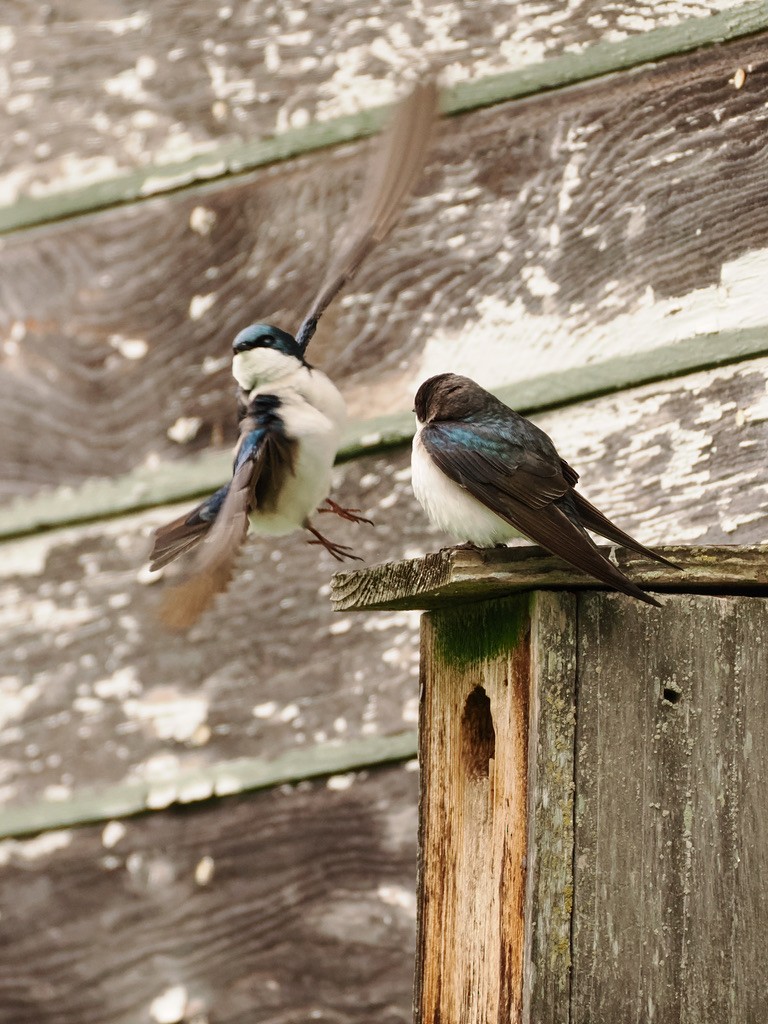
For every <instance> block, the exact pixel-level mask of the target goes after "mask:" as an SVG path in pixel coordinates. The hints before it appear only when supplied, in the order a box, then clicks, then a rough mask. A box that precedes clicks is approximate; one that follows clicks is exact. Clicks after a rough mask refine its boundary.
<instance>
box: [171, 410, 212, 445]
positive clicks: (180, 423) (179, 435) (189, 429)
mask: <svg viewBox="0 0 768 1024" xmlns="http://www.w3.org/2000/svg"><path fill="white" fill-rule="evenodd" d="M202 425H203V421H202V419H201V418H200V417H199V416H179V418H178V419H177V420H176V422H175V423H173V424H171V426H170V427H168V429H167V430H166V435H167V436H168V438H169V439H170V440H171V441H175V442H176V444H188V443H189V442H190V441H193V440H194V439H195V438H196V437H197V435H198V433H199V432H200V428H201V427H202Z"/></svg>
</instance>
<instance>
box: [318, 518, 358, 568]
mask: <svg viewBox="0 0 768 1024" xmlns="http://www.w3.org/2000/svg"><path fill="white" fill-rule="evenodd" d="M306 528H307V530H309V532H310V533H311V534H312V536H313V537H314V538H315V540H310V541H307V543H308V544H322V546H323V547H324V548H325V550H326V551H327V552H328V554H329V555H331V556H332V557H333V558H335V559H336V561H337V562H343V561H344V559H345V558H349V559H350V560H353V561H355V562H362V561H363V559H362V558H361V557H360V555H355V554H353V553H352V548H350V547H347V545H346V544H337V543H336V542H335V541H332V540H329V539H328V537H324V536H323V535H322V533H320V531H319V530H316V529H315V527H314V526H310V525H309V524H306Z"/></svg>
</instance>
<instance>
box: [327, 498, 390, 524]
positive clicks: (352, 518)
mask: <svg viewBox="0 0 768 1024" xmlns="http://www.w3.org/2000/svg"><path fill="white" fill-rule="evenodd" d="M325 504H326V506H327V507H325V508H319V509H318V510H317V511H318V512H333V514H334V515H336V516H340V517H341V518H342V519H347V520H348V521H349V522H350V523H367V524H368V525H369V526H375V525H376V524H375V523H374V521H373V520H372V519H366V518H365V516H360V515H357V513H358V512H359V511H360V509H359V508H344V507H343V506H342V505H337V504H336V502H335V501H333V500H332V499H331V498H326V499H325Z"/></svg>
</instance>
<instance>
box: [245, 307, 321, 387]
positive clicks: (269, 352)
mask: <svg viewBox="0 0 768 1024" xmlns="http://www.w3.org/2000/svg"><path fill="white" fill-rule="evenodd" d="M232 351H233V353H234V354H233V357H232V374H233V376H234V378H235V380H236V381H237V383H238V384H239V385H240V387H241V388H243V389H244V390H245V391H252V390H253V388H255V387H262V386H263V385H265V384H273V383H275V382H276V381H279V380H281V379H284V378H285V377H289V376H290V375H291V374H294V373H296V372H297V371H299V370H301V368H302V367H306V366H307V364H306V363H305V362H304V355H303V353H302V351H301V349H300V348H299V346H298V345H297V344H296V339H295V338H294V337H293V335H291V334H288V332H287V331H281V330H280V328H279V327H273V326H272V324H251V325H250V327H245V328H244V329H243V330H242V331H240V333H239V334H238V335H237V337H236V338H235V340H234V341H233V342H232Z"/></svg>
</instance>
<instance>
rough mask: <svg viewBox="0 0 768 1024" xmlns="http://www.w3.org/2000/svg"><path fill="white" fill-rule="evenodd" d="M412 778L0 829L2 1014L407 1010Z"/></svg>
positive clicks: (21, 1022)
mask: <svg viewBox="0 0 768 1024" xmlns="http://www.w3.org/2000/svg"><path fill="white" fill-rule="evenodd" d="M412 767H413V766H412ZM417 786H418V776H417V773H416V772H415V771H413V770H411V768H392V769H385V770H382V771H379V772H376V773H372V774H370V775H366V774H358V775H342V776H335V777H333V778H331V779H329V780H328V781H327V783H326V782H319V783H314V784H309V783H305V784H303V785H302V786H300V787H293V788H288V787H284V788H281V789H279V790H272V791H270V792H266V793H261V794H258V795H254V796H252V797H250V798H248V799H231V800H227V801H217V802H216V803H214V804H211V805H208V806H207V807H203V808H196V809H195V810H194V811H189V810H186V811H184V812H160V813H156V814H152V815H147V816H145V817H143V818H138V819H131V820H129V821H119V820H118V821H112V822H110V823H109V824H108V825H107V826H106V827H98V828H96V827H89V828H82V829H77V830H75V831H69V832H52V833H46V834H43V835H41V836H38V837H37V838H36V839H32V840H26V841H21V842H19V841H13V840H6V841H5V842H4V843H0V901H2V905H3V908H4V910H3V915H2V919H1V920H0V941H2V944H3V946H4V948H5V949H6V955H5V956H4V957H3V963H2V965H0V1017H1V1018H2V1019H3V1020H6V1021H9V1022H10V1021H13V1022H14V1024H102V1022H104V1021H107V1020H108V1021H110V1024H136V1022H137V1021H147V1022H152V1024H160V1022H166V1024H167V1022H170V1021H182V1020H184V1021H189V1022H190V1024H191V1022H193V1021H195V1022H202V1021H210V1022H211V1024H213V1022H214V1021H215V1022H216V1024H242V1022H243V1021H246V1020H247V1021H249V1022H253V1024H285V1022H286V1021H289V1020H291V1021H310V1020H318V1021H327V1022H333V1024H370V1022H371V1021H377V1022H379V1021H380V1022H382V1024H406V1022H409V1021H410V1020H411V998H412V996H411V993H412V985H413V982H412V979H413V957H414V939H415V915H416V901H415V872H416V801H417Z"/></svg>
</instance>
